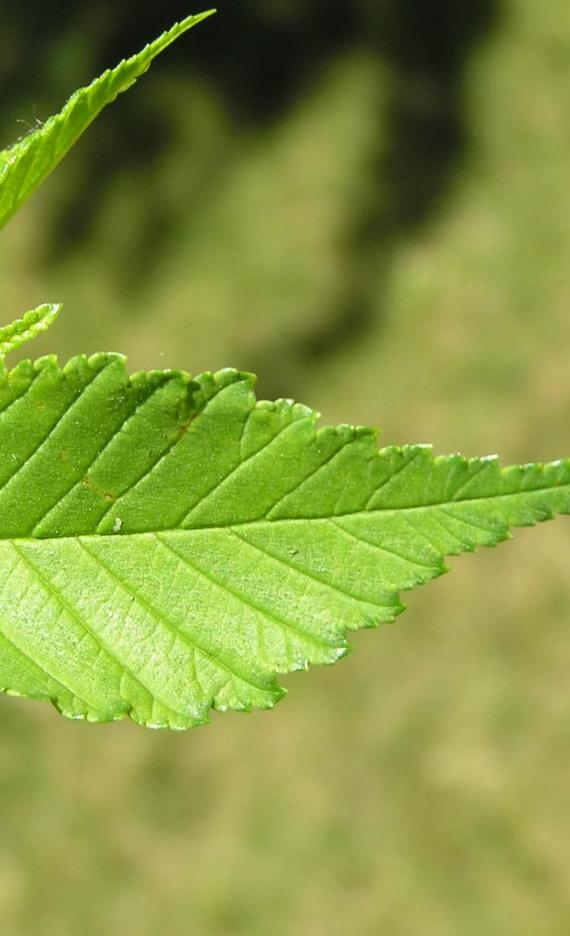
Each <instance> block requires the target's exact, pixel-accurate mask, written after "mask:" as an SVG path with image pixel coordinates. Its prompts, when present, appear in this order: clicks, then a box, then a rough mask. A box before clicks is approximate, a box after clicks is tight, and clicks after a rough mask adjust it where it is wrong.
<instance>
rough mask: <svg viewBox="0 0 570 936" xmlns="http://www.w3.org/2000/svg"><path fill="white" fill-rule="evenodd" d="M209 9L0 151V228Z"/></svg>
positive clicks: (91, 86) (167, 33) (77, 93)
mask: <svg viewBox="0 0 570 936" xmlns="http://www.w3.org/2000/svg"><path fill="white" fill-rule="evenodd" d="M214 12H215V10H208V11H207V12H205V13H200V14H198V15H197V16H189V17H187V18H186V19H185V20H183V21H182V22H181V23H177V24H176V25H175V26H173V27H172V29H169V30H168V31H167V32H165V33H164V34H163V35H162V36H160V37H159V38H158V39H156V40H155V41H154V42H151V43H150V44H149V45H147V46H146V47H145V48H144V49H143V50H142V52H139V53H138V54H137V55H133V56H132V57H131V58H129V59H125V60H124V61H123V62H121V63H120V65H118V66H117V67H116V68H113V69H110V70H108V71H106V72H105V73H104V74H103V75H101V77H100V78H97V79H96V80H95V81H93V82H92V84H90V85H89V86H88V87H86V88H81V89H80V90H79V91H76V92H75V94H73V95H72V97H71V98H70V99H69V101H68V102H67V104H66V105H65V106H64V108H63V109H62V110H61V111H60V113H59V114H56V115H55V116H53V117H50V118H49V120H47V121H46V122H45V124H43V126H41V127H38V129H37V130H34V132H33V133H30V134H28V135H27V136H25V137H24V138H23V139H22V140H19V142H17V143H15V144H14V145H13V146H10V147H8V148H7V149H5V150H3V151H2V152H0V228H2V227H4V225H5V224H6V222H7V221H9V220H10V218H11V217H12V215H13V214H15V212H16V211H17V210H18V208H19V207H20V205H21V204H22V203H23V202H24V201H26V199H27V198H29V196H30V195H31V194H32V192H34V191H35V190H36V189H37V187H38V186H39V185H40V184H41V183H42V182H43V181H44V179H46V177H47V176H48V175H49V174H50V173H51V172H52V171H53V170H54V169H55V167H56V166H57V165H58V163H59V162H61V160H62V159H63V157H64V156H65V154H66V153H67V152H68V151H69V150H70V149H71V147H72V146H73V144H74V143H76V142H77V140H78V139H79V137H80V136H81V134H82V133H83V131H84V130H86V129H87V127H88V126H89V124H91V123H92V122H93V121H94V120H95V118H96V117H97V115H98V114H100V113H101V111H102V110H103V108H104V107H106V105H107V104H110V103H111V102H112V101H114V100H115V98H116V97H117V96H118V95H119V94H122V92H123V91H126V90H127V89H128V88H130V87H131V85H132V84H134V83H135V81H136V80H137V78H140V76H141V75H143V74H144V72H146V71H147V70H148V68H149V66H150V64H151V62H152V61H153V59H154V58H156V56H157V55H159V54H160V53H161V52H163V51H164V49H166V48H167V47H168V46H169V45H171V44H172V43H173V42H174V41H175V40H176V39H178V37H179V36H181V35H182V33H184V32H186V31H187V30H188V29H190V28H191V27H192V26H196V24H197V23H200V22H201V21H202V20H204V19H206V18H207V17H208V16H211V15H212V13H214Z"/></svg>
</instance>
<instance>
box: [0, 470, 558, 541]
mask: <svg viewBox="0 0 570 936" xmlns="http://www.w3.org/2000/svg"><path fill="white" fill-rule="evenodd" d="M565 489H568V490H570V482H568V483H566V484H551V485H548V486H547V487H544V488H533V489H532V490H528V491H513V492H512V493H511V494H489V495H486V496H485V497H469V498H464V499H462V500H448V501H434V502H433V503H431V504H418V505H416V506H413V507H374V508H373V509H371V510H349V511H345V512H344V513H335V514H331V515H330V516H326V517H279V518H277V519H275V520H270V519H269V518H267V517H262V518H261V519H259V520H242V521H240V522H238V523H219V524H215V523H211V524H207V525H204V526H195V527H157V528H156V529H151V530H140V531H133V532H131V533H129V532H124V533H122V532H120V533H119V532H117V533H112V532H109V533H97V532H95V533H75V534H74V535H73V536H71V535H69V534H68V535H65V536H43V537H40V536H2V535H1V534H0V542H9V543H19V542H23V543H50V542H52V543H53V542H56V543H57V542H62V541H66V540H83V539H87V540H89V539H94V540H99V541H100V540H101V538H102V537H109V538H111V539H127V538H129V539H133V538H135V539H136V538H144V537H148V536H155V535H156V534H157V533H162V534H164V533H187V534H190V533H205V532H206V533H207V532H211V531H212V530H234V529H235V530H239V529H241V528H242V527H252V526H265V525H268V526H272V527H275V526H278V525H280V524H282V523H287V524H289V523H291V524H293V523H330V522H331V521H333V520H338V519H342V518H343V517H369V516H370V515H371V514H378V513H381V514H384V515H386V516H389V515H393V514H402V513H406V514H409V513H420V512H421V511H427V510H434V509H435V508H437V507H455V506H462V505H466V504H479V503H486V502H488V501H498V500H512V499H513V498H518V497H531V496H532V495H536V494H546V493H549V492H553V491H562V490H565Z"/></svg>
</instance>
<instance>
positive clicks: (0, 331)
mask: <svg viewBox="0 0 570 936" xmlns="http://www.w3.org/2000/svg"><path fill="white" fill-rule="evenodd" d="M60 312H61V305H59V304H57V303H52V302H49V303H45V304H44V305H41V306H38V308H37V309H32V310H31V311H30V312H26V314H25V315H24V316H22V318H21V319H16V321H15V322H12V323H11V324H10V325H5V326H4V327H3V328H0V364H1V363H2V360H3V358H5V357H6V355H7V354H9V353H10V351H15V350H16V348H20V347H21V346H22V345H23V344H25V343H26V341H30V340H31V339H32V338H35V337H36V335H39V334H40V333H41V332H43V331H46V330H47V329H48V328H49V327H50V325H52V324H53V322H55V320H56V318H57V317H58V315H59V313H60Z"/></svg>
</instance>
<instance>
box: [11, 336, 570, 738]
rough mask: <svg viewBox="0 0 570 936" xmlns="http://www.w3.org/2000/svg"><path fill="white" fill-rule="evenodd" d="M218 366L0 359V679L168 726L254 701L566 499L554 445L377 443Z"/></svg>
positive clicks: (263, 703)
mask: <svg viewBox="0 0 570 936" xmlns="http://www.w3.org/2000/svg"><path fill="white" fill-rule="evenodd" d="M316 420H317V416H316V414H315V413H314V412H313V411H312V410H310V409H309V408H307V407H305V406H301V405H299V404H294V403H292V402H291V401H286V400H280V401H276V402H274V403H270V402H267V401H261V402H258V401H256V399H255V396H254V393H253V378H252V377H251V375H248V374H243V373H241V372H239V371H233V370H225V371H221V372H218V373H217V374H213V375H212V374H204V375H201V376H200V377H198V378H196V379H194V380H192V379H191V378H190V377H189V376H188V375H186V374H183V373H180V372H150V373H141V374H135V375H133V376H131V377H129V376H128V375H127V372H126V370H125V364H124V360H123V358H122V357H121V356H119V355H108V354H106V355H95V356H93V357H91V358H85V357H79V358H75V359H73V360H72V361H70V362H69V363H68V364H67V365H66V366H65V367H64V368H60V367H59V365H58V364H57V362H56V360H55V359H54V358H44V359H41V360H40V361H38V362H36V363H35V364H31V363H30V362H23V363H22V364H19V365H17V366H16V367H15V368H14V369H13V370H11V371H6V372H4V373H3V374H2V375H1V376H0V573H1V574H2V580H3V587H2V590H1V592H0V688H1V689H4V690H5V691H10V692H15V693H19V694H22V695H28V696H32V697H36V698H46V699H47V698H49V699H51V700H52V701H53V702H55V704H56V705H57V706H58V708H59V709H60V710H61V711H62V712H63V713H64V714H66V715H69V716H70V717H75V718H87V719H90V720H95V721H106V720H112V719H116V718H121V717H124V716H126V715H129V716H130V717H131V718H133V719H134V720H135V721H137V722H140V723H142V724H147V725H152V726H156V727H165V726H169V727H173V728H186V727H191V726H193V725H197V724H200V723H203V722H204V721H206V720H207V719H208V712H209V710H210V708H212V707H213V708H216V709H219V710H225V709H234V710H249V709H252V708H270V707H272V706H273V705H274V704H275V702H276V701H278V699H279V698H280V697H281V696H282V694H283V690H282V689H281V688H280V686H279V683H278V679H277V677H278V674H280V673H286V672H290V671H293V670H297V669H304V668H306V667H307V666H308V665H310V664H328V663H333V662H335V661H336V660H337V659H339V658H340V657H342V656H343V655H344V654H345V653H346V652H347V650H348V644H347V639H346V635H347V633H348V632H350V631H352V630H357V629H358V628H362V627H373V626H376V625H378V624H380V623H384V622H388V621H391V620H393V619H394V617H395V616H396V615H397V614H398V613H400V611H401V610H402V608H403V606H402V605H401V602H400V598H399V594H400V592H401V591H403V590H407V589H410V588H412V587H414V586H415V585H418V584H423V583H425V582H427V581H429V580H430V579H432V578H435V577H436V576H438V575H440V574H442V572H443V571H445V566H444V558H445V556H447V555H455V554H458V553H460V552H465V551H473V550H474V549H476V548H477V547H478V546H481V545H495V544H496V543H498V542H500V541H501V540H503V539H505V538H507V537H508V535H509V530H510V529H511V528H512V527H515V526H526V525H532V524H534V523H536V522H538V521H541V520H545V519H549V518H550V517H552V516H553V515H554V514H555V513H569V512H570V462H569V461H564V462H556V463H553V464H551V465H547V466H540V465H529V466H513V467H511V468H507V469H501V468H500V467H499V465H498V463H497V460H496V459H494V458H488V459H471V460H466V459H463V458H461V457H459V456H450V457H447V458H442V457H439V458H434V457H433V456H432V453H431V451H430V449H429V448H428V447H426V446H406V447H403V448H395V447H389V448H385V449H381V450H378V447H377V441H376V433H374V432H372V431H371V430H369V429H363V428H355V427H352V426H339V427H336V428H331V427H325V428H324V429H317V427H316Z"/></svg>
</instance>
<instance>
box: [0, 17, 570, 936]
mask: <svg viewBox="0 0 570 936" xmlns="http://www.w3.org/2000/svg"><path fill="white" fill-rule="evenodd" d="M569 36H570V8H568V6H567V5H566V4H564V3H563V2H562V0H542V2H539V0H525V2H524V3H522V2H520V0H510V3H506V4H505V11H504V15H503V18H502V22H501V25H500V27H499V28H498V29H497V30H496V31H495V33H494V34H493V35H492V36H491V37H490V39H489V40H488V41H487V42H486V43H485V44H484V45H483V46H482V47H481V48H480V49H479V50H478V51H477V53H476V54H475V55H474V56H473V57H472V59H471V61H470V64H469V67H468V74H467V93H466V101H465V107H466V111H467V114H466V119H467V125H468V127H469V132H470V148H469V151H468V153H467V154H466V155H465V157H464V159H463V163H462V165H461V167H460V170H459V171H458V172H457V174H456V176H455V178H454V179H453V180H452V182H451V184H450V185H449V186H448V189H447V194H446V196H445V198H444V199H443V201H442V202H441V203H440V205H439V208H438V210H437V211H436V212H434V213H433V214H432V215H431V217H430V220H429V221H427V222H425V223H424V224H423V225H422V226H420V227H418V229H417V230H416V231H415V233H414V234H413V236H407V237H405V238H402V239H399V240H398V241H397V243H395V244H394V245H387V244H386V243H385V242H384V241H382V240H381V241H380V242H379V243H378V245H377V247H376V248H375V249H372V248H370V250H369V252H368V253H367V255H366V256H365V257H364V258H363V259H362V258H361V260H360V261H359V262H356V263H355V261H354V256H353V254H352V253H351V252H350V250H349V249H348V247H347V245H349V244H350V240H351V232H352V229H353V223H354V215H355V213H357V210H358V208H359V206H362V204H365V203H366V201H367V199H369V198H371V197H374V198H375V199H377V200H378V203H379V205H381V204H382V199H383V198H385V197H386V193H384V192H383V191H382V179H381V178H380V179H379V180H375V179H374V177H373V176H371V172H370V166H371V164H372V163H373V162H374V160H375V159H376V158H377V152H378V147H379V146H380V148H381V147H382V145H383V140H384V136H383V135H384V134H385V133H386V132H387V131H386V119H387V118H386V113H387V100H388V85H387V79H386V76H385V73H384V70H383V66H382V62H379V61H378V60H376V59H374V58H372V57H370V56H367V55H366V54H364V53H361V54H360V55H359V54H357V53H356V52H347V53H346V54H345V53H343V54H342V55H340V56H339V57H338V58H337V60H336V61H335V63H334V67H332V68H331V69H329V70H328V71H327V70H324V71H323V72H322V74H321V75H320V77H319V80H318V81H315V83H314V86H313V88H312V91H311V93H310V94H309V95H308V96H307V97H306V98H304V99H303V100H302V101H300V102H299V103H298V104H297V106H296V107H294V108H293V109H292V110H291V111H290V113H289V114H288V115H287V116H286V117H285V118H284V119H283V120H282V121H280V122H279V123H278V124H275V125H274V127H273V128H272V129H270V130H267V129H265V130H263V132H262V131H261V130H260V131H259V132H257V133H251V134H250V135H249V136H247V137H244V136H242V135H241V134H240V133H239V132H238V130H237V128H236V126H235V125H234V124H233V123H232V121H231V119H230V118H229V117H228V115H227V114H226V113H225V111H224V110H223V108H222V107H221V106H220V104H219V101H218V99H217V98H216V95H215V94H214V93H213V92H212V91H211V89H207V88H202V87H199V86H197V85H196V86H193V87H191V86H189V85H185V86H184V87H179V86H178V85H177V84H176V83H175V82H174V80H173V79H172V78H161V76H160V74H158V73H157V75H156V76H155V77H154V79H153V80H148V81H146V82H145V85H144V87H143V86H141V89H139V90H138V91H137V94H146V95H147V96H149V98H150V100H151V102H152V103H151V105H150V106H151V108H155V110H156V112H157V113H158V112H159V111H160V110H161V108H164V107H169V106H170V107H173V108H175V118H176V119H175V132H174V134H173V137H172V138H171V139H170V142H169V145H168V146H166V147H165V149H164V151H162V152H158V149H157V154H156V156H155V158H154V159H153V161H152V164H151V165H150V167H149V166H146V167H145V166H141V167H140V168H138V169H137V171H136V172H134V170H133V169H132V167H129V169H128V170H122V168H121V165H120V164H118V165H117V169H116V172H115V175H114V179H113V182H112V185H110V186H109V187H105V188H104V189H102V190H101V195H100V199H99V205H98V211H97V215H96V220H95V225H94V227H93V228H92V229H91V230H90V232H89V233H88V234H87V235H86V236H85V238H83V239H82V240H81V242H80V243H78V244H73V243H71V244H70V245H69V248H68V251H67V253H66V254H65V255H63V256H60V257H59V258H58V259H57V261H54V262H51V263H48V256H49V251H50V245H49V243H48V233H49V230H50V218H51V217H52V214H53V212H54V211H55V210H56V209H57V206H58V205H59V204H60V203H63V202H65V201H66V199H69V198H70V197H71V196H70V194H69V193H70V192H71V193H73V198H76V199H77V211H78V212H81V193H80V192H79V193H77V192H76V191H75V190H74V179H75V178H78V179H79V178H81V166H82V161H88V160H89V158H90V139H89V137H87V138H86V139H85V140H84V141H83V142H82V144H81V145H80V147H79V148H78V150H77V152H76V154H74V155H73V156H72V157H70V159H69V161H68V163H67V164H66V166H65V167H64V168H62V170H60V173H59V174H58V175H57V176H55V177H54V179H53V181H52V182H51V183H50V186H49V187H47V188H46V189H45V191H44V192H42V193H41V194H40V195H39V196H37V197H36V198H35V199H34V201H33V202H32V203H31V204H30V205H29V206H28V207H27V208H26V209H25V210H24V211H23V213H22V214H21V216H20V217H19V218H18V219H16V220H15V221H14V222H13V223H12V225H11V227H10V228H9V229H8V232H7V233H6V234H4V236H3V246H2V251H1V252H0V275H1V277H2V283H3V287H4V306H5V309H6V310H7V311H6V313H5V318H6V319H7V318H9V317H10V315H11V314H12V313H14V314H16V313H18V312H20V311H21V310H23V309H24V308H28V307H30V306H31V305H33V304H34V303H35V302H40V301H43V300H46V299H61V300H63V301H64V302H65V304H66V314H65V315H64V317H62V319H61V320H60V322H59V323H58V325H57V326H56V328H55V329H54V330H53V333H52V334H51V336H50V337H49V338H47V339H42V344H41V347H40V342H37V348H36V350H37V351H38V353H40V351H43V352H45V351H47V350H50V351H51V350H54V349H55V350H58V351H59V353H60V355H61V356H62V357H66V356H67V355H70V354H72V353H75V352H77V351H80V350H81V351H94V350H97V349H100V348H101V347H105V348H113V349H120V350H123V351H127V352H128V353H129V355H130V359H131V363H132V365H133V367H134V368H138V367H142V366H151V367H154V366H157V365H159V366H183V367H185V368H187V369H190V370H192V371H194V372H196V371H199V370H201V369H204V368H214V367H219V366H222V365H225V364H234V365H237V366H240V367H244V368H249V367H254V366H255V367H257V368H258V369H259V371H260V389H261V393H262V394H267V395H269V394H271V395H273V394H276V393H281V394H284V395H287V396H296V397H297V398H301V399H302V400H303V402H307V403H310V404H311V405H314V406H315V407H317V408H318V409H320V410H321V411H322V412H323V415H324V417H325V418H326V420H327V421H329V420H330V421H351V422H353V421H355V422H362V423H367V424H376V425H382V426H383V427H384V429H385V436H384V438H385V439H386V441H388V442H407V441H433V442H434V443H435V445H436V448H437V450H438V451H452V450H457V449H460V450H462V451H464V452H465V453H466V454H475V453H478V454H483V453H485V452H488V451H496V452H498V453H499V454H500V455H501V457H502V458H503V459H504V460H505V461H510V460H523V461H524V460H527V459H532V458H537V457H539V458H545V459H546V458H555V457H558V456H560V455H563V454H568V450H569V443H568V412H569V409H570V381H569V379H568V348H569V346H570V318H569V315H568V309H569V307H570V286H569V280H568V275H567V270H568V257H569V256H570V228H569V226H568V217H570V184H569V180H568V152H569V149H570V129H569V124H568V119H567V115H568V112H569V106H570V66H569V64H568V63H569V56H568V53H569V46H570V40H569V38H568V37H569ZM169 102H170V103H169ZM115 106H116V107H117V108H128V107H129V104H128V102H127V100H126V99H124V100H121V101H119V102H117V104H116V105H115ZM124 113H125V114H126V113H127V111H126V110H125V111H124ZM97 132H99V134H101V135H104V133H105V128H104V124H103V123H102V124H101V125H100V128H99V131H97V130H95V131H91V133H92V134H93V133H95V134H97ZM91 142H93V138H92V139H91ZM373 183H375V187H374V191H373V192H372V191H371V189H370V186H372V184H373ZM141 195H142V196H144V197H143V198H141ZM96 197H97V194H96ZM161 206H162V209H163V210H165V211H166V212H167V215H168V218H169V224H168V225H166V228H165V230H166V233H164V234H163V236H162V237H161V238H160V239H159V238H157V239H156V241H153V239H152V230H153V227H152V223H153V219H154V221H155V222H156V223H157V224H158V222H159V221H160V210H161ZM164 206H166V208H164ZM149 218H150V222H149ZM157 219H158V221H157ZM149 223H150V228H149V226H148V225H149ZM141 230H142V231H145V232H146V233H145V236H144V237H141V235H140V231H141ZM137 232H138V233H137ZM153 244H156V248H154V249H155V250H156V256H150V257H149V255H148V251H149V250H150V251H151V253H152V252H153ZM149 245H150V246H149ZM145 251H146V252H145ZM358 276H365V277H366V278H367V284H366V285H367V290H368V294H369V296H370V303H371V308H372V312H373V314H372V315H371V318H370V322H369V325H368V328H367V330H366V331H365V332H364V333H362V334H360V335H359V334H355V335H353V336H350V335H349V336H347V338H346V341H341V342H339V343H337V344H336V345H335V346H334V347H332V348H327V349H323V354H321V356H320V357H318V356H317V357H315V356H313V357H312V358H311V359H310V360H309V359H308V358H307V356H306V355H304V354H303V353H302V352H301V350H299V349H302V348H303V347H304V346H305V344H306V341H307V340H309V339H311V338H312V336H314V335H315V334H317V335H318V334H320V333H321V332H322V331H323V330H324V331H325V332H326V329H327V327H328V325H330V322H329V321H328V318H327V317H328V316H329V315H330V309H331V306H333V305H334V298H335V296H336V295H337V294H338V293H345V292H346V291H347V290H350V284H351V279H354V278H355V277H358ZM325 350H326V352H327V353H326V354H325V353H324V351H325ZM567 542H568V524H567V522H566V521H564V520H560V521H558V523H556V524H553V525H548V526H547V527H545V528H543V529H540V530H534V531H523V532H522V533H519V534H518V535H517V537H516V541H515V542H514V543H512V544H510V545H507V546H506V547H502V548H500V549H499V550H498V551H497V552H496V553H490V552H487V553H481V554H479V555H478V556H477V557H471V558H467V559H463V560H457V561H454V562H453V563H452V565H453V573H452V575H451V576H450V577H449V578H444V579H442V580H439V581H438V582H435V583H433V584H432V585H430V586H429V587H428V588H426V589H425V590H423V591H420V592H418V593H413V594H412V595H410V596H409V604H410V609H409V611H408V612H407V613H406V615H405V616H404V617H403V618H401V619H400V620H399V622H398V624H397V625H396V626H394V627H389V628H385V629H384V630H383V632H380V633H377V634H370V633H365V634H360V635H357V636H356V637H355V638H354V644H355V647H356V652H355V653H354V655H353V656H351V657H350V658H349V659H348V661H346V662H343V663H341V664H339V665H338V666H336V667H334V668H332V669H327V670H321V671H316V670H315V671H313V672H311V673H310V674H309V675H301V676H292V677H290V678H288V679H287V681H286V682H287V685H288V687H289V688H290V689H291V695H290V697H289V698H288V699H286V700H285V701H284V702H282V703H281V704H280V705H279V706H278V708H277V709H276V710H275V711H274V712H273V713H271V714H267V713H260V714H254V715H251V716H247V717H245V716H228V715H225V716H214V717H213V725H212V726H210V727H209V728H207V729H201V730H198V731H195V732H192V733H190V734H186V735H181V736H178V735H168V734H153V733H151V732H144V731H142V730H140V729H137V728H135V727H134V726H132V725H129V724H120V725H113V726H108V727H103V726H86V725H80V724H74V723H68V722H65V721H63V720H61V719H60V718H59V717H58V716H56V715H55V713H53V712H52V711H51V710H50V709H49V708H48V707H47V706H41V705H38V704H32V703H27V702H22V701H20V700H14V699H7V698H6V699H0V827H1V828H2V833H3V834H2V836H1V839H0V918H1V919H2V927H3V932H5V933H7V934H10V936H24V934H25V936H29V934H34V936H68V934H69V936H76V934H86V933H88V934H94V936H97V934H107V933H114V932H117V933H120V934H121V936H151V934H152V936H154V934H156V933H158V932H161V933H168V934H169V936H178V934H180V936H182V934H184V936H186V934H188V933H192V936H201V934H204V936H206V934H207V936H218V934H219V936H224V934H234V933H235V934H244V936H258V934H259V936H266V934H267V933H271V934H275V936H288V934H292V933H294V934H300V936H305V934H306V936H320V934H323V936H325V934H326V936H344V934H346V933H347V932H352V931H354V932H358V933H363V934H376V933H386V934H389V936H417V934H419V933H421V934H422V936H432V934H433V936H457V934H458V933H460V934H461V936H510V934H513V936H514V934H516V936H524V934H529V936H560V934H562V933H565V932H567V931H568V930H570V896H569V891H568V886H567V881H568V875H569V874H570V844H569V843H570V800H569V798H568V792H567V790H568V776H569V771H570V703H569V699H568V688H567V687H568V674H569V672H570V640H569V635H568V618H569V608H570V584H569V580H568V570H567V555H568V549H567Z"/></svg>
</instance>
